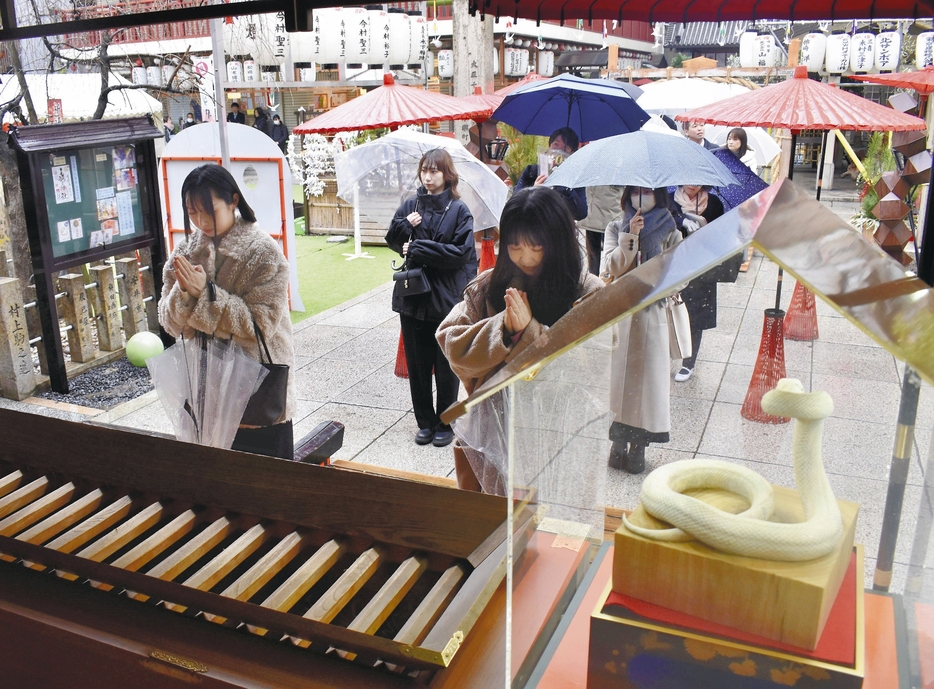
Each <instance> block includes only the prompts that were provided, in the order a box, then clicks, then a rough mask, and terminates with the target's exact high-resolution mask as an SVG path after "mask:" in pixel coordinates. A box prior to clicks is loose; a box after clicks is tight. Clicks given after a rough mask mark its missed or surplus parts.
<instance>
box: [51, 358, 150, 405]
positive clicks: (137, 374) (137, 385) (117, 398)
mask: <svg viewBox="0 0 934 689" xmlns="http://www.w3.org/2000/svg"><path fill="white" fill-rule="evenodd" d="M68 387H69V390H70V392H69V393H68V394H67V395H62V394H60V393H58V392H52V391H47V392H42V393H39V395H38V397H42V398H44V399H47V400H55V401H56V402H67V403H69V404H79V405H81V406H82V407H91V408H93V409H103V410H107V409H111V408H113V407H116V406H117V405H118V404H122V403H123V402H127V401H129V400H131V399H135V398H136V397H139V396H141V395H144V394H146V393H147V392H149V391H150V390H152V381H151V380H150V378H149V370H148V369H147V368H146V367H142V368H139V367H137V366H134V365H133V364H131V363H130V362H129V361H128V360H127V358H126V357H123V358H122V359H117V360H116V361H112V362H110V363H109V364H104V365H103V366H98V367H97V368H93V369H91V370H90V371H87V372H85V373H82V374H81V375H79V376H75V377H74V378H70V379H69V380H68Z"/></svg>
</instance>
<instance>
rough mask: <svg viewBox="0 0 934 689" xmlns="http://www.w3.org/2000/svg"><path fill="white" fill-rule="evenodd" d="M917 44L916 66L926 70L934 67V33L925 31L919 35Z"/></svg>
mask: <svg viewBox="0 0 934 689" xmlns="http://www.w3.org/2000/svg"><path fill="white" fill-rule="evenodd" d="M917 40H918V42H917V43H916V44H915V66H916V67H917V68H918V69H924V68H925V67H930V66H931V65H934V31H925V32H924V33H919V34H918V39H917Z"/></svg>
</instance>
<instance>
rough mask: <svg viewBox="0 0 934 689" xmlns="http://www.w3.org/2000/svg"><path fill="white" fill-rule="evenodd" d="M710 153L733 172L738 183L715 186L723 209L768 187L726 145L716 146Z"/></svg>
mask: <svg viewBox="0 0 934 689" xmlns="http://www.w3.org/2000/svg"><path fill="white" fill-rule="evenodd" d="M711 153H713V154H714V155H715V156H716V157H717V158H719V159H720V162H721V163H723V165H724V166H725V167H726V169H727V170H729V171H730V172H732V173H733V176H734V177H735V178H736V179H737V182H738V184H730V185H729V186H721V187H717V188H716V190H715V191H716V193H717V196H719V197H720V198H721V199H723V205H724V210H730V209H731V208H736V206H738V205H739V204H741V203H742V202H743V201H745V200H747V199H749V198H752V197H753V196H755V195H756V194H758V193H759V192H760V191H762V190H763V189H767V188H768V186H769V185H768V184H766V183H765V182H763V181H762V178H761V177H759V175H757V174H756V173H755V172H753V171H752V170H750V169H749V167H748V166H747V165H746V164H745V163H744V162H742V161H741V160H740V159H739V158H737V157H736V156H735V155H733V152H732V151H730V149H728V148H726V147H724V148H717V149H715V150H713V151H711Z"/></svg>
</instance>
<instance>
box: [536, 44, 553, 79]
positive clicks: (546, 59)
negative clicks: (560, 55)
mask: <svg viewBox="0 0 934 689" xmlns="http://www.w3.org/2000/svg"><path fill="white" fill-rule="evenodd" d="M538 73H539V74H541V75H542V76H543V77H550V76H552V75H554V73H555V54H554V53H553V52H551V51H550V50H539V51H538Z"/></svg>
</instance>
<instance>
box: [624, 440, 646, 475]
mask: <svg viewBox="0 0 934 689" xmlns="http://www.w3.org/2000/svg"><path fill="white" fill-rule="evenodd" d="M623 469H625V470H626V471H627V472H629V473H630V474H641V473H642V472H643V471H645V445H637V444H636V443H630V445H629V456H628V459H627V461H626V465H625V466H624V467H623Z"/></svg>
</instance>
